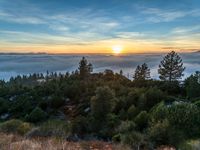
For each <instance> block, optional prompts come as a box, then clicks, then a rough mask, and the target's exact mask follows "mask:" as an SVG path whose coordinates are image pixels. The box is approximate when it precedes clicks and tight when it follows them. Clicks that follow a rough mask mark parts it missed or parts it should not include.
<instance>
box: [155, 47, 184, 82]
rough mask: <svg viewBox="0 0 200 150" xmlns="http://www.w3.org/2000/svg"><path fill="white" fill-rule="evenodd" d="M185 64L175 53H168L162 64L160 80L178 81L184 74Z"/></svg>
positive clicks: (159, 71)
mask: <svg viewBox="0 0 200 150" xmlns="http://www.w3.org/2000/svg"><path fill="white" fill-rule="evenodd" d="M184 70H185V67H183V62H182V59H181V57H180V56H179V55H178V54H177V53H176V52H174V51H171V52H170V53H168V54H167V55H166V56H165V57H164V58H163V60H162V61H161V62H160V65H159V69H158V73H159V74H160V76H159V78H160V79H161V80H164V81H170V82H171V81H176V80H177V79H180V78H181V77H182V76H183V75H184V74H183V71H184Z"/></svg>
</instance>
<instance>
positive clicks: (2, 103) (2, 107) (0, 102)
mask: <svg viewBox="0 0 200 150" xmlns="http://www.w3.org/2000/svg"><path fill="white" fill-rule="evenodd" d="M8 108H9V102H8V100H5V99H3V98H0V115H1V114H3V113H6V112H7V111H8Z"/></svg>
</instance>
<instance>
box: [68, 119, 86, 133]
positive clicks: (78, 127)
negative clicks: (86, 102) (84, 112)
mask: <svg viewBox="0 0 200 150" xmlns="http://www.w3.org/2000/svg"><path fill="white" fill-rule="evenodd" d="M88 128H89V122H88V119H87V118H86V117H84V116H79V117H77V118H75V119H74V120H73V121H72V123H71V133H72V134H78V135H83V134H84V133H86V132H87V131H88V130H89V129H88Z"/></svg>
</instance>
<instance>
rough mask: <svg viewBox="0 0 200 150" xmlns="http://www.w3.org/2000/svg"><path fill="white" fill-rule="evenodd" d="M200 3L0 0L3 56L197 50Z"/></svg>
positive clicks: (178, 0)
mask: <svg viewBox="0 0 200 150" xmlns="http://www.w3.org/2000/svg"><path fill="white" fill-rule="evenodd" d="M199 23H200V1H199V0H176V1H174V0H109V1H108V0H14V1H13V0H0V45H1V46H0V52H49V53H107V52H112V46H113V45H121V46H122V47H123V52H127V53H134V52H135V53H138V52H141V53H142V52H162V51H168V50H169V49H175V50H177V51H182V52H184V51H191V50H198V49H199V43H200V24H199Z"/></svg>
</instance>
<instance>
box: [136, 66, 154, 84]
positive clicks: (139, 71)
mask: <svg viewBox="0 0 200 150" xmlns="http://www.w3.org/2000/svg"><path fill="white" fill-rule="evenodd" d="M133 78H134V80H148V79H150V78H151V77H150V69H149V68H148V66H147V64H146V63H144V64H142V65H141V66H140V65H138V66H137V68H136V70H135V74H134V76H133Z"/></svg>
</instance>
